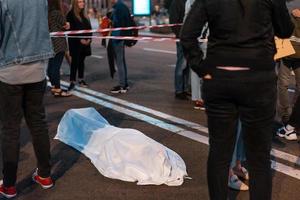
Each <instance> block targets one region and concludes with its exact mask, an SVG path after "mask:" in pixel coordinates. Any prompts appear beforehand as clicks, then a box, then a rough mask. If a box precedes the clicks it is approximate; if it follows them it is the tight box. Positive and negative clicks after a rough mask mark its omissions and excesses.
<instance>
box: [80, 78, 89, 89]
mask: <svg viewBox="0 0 300 200" xmlns="http://www.w3.org/2000/svg"><path fill="white" fill-rule="evenodd" d="M78 83H79V86H80V87H84V88H87V87H88V84H87V83H86V82H85V81H84V80H81V81H79V82H78Z"/></svg>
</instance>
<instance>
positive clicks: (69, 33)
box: [50, 24, 182, 36]
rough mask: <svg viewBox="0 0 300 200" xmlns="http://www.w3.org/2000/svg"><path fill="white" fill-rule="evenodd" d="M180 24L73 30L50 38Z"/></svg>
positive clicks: (52, 34) (57, 33)
mask: <svg viewBox="0 0 300 200" xmlns="http://www.w3.org/2000/svg"><path fill="white" fill-rule="evenodd" d="M181 25H182V24H162V25H153V26H132V27H120V28H106V29H93V30H77V31H76V30H74V31H64V32H52V33H50V35H51V36H62V35H78V34H84V33H103V32H110V31H124V30H142V29H152V28H164V27H174V26H181Z"/></svg>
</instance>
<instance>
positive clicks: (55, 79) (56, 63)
mask: <svg viewBox="0 0 300 200" xmlns="http://www.w3.org/2000/svg"><path fill="white" fill-rule="evenodd" d="M64 54H65V53H64V52H59V53H57V54H56V55H55V57H54V58H52V59H50V60H52V62H51V65H50V64H49V65H48V68H50V69H49V70H51V71H52V83H53V86H54V88H56V89H60V67H61V64H62V61H63V59H64ZM50 60H49V63H50Z"/></svg>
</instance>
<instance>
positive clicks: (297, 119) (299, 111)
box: [288, 96, 300, 128]
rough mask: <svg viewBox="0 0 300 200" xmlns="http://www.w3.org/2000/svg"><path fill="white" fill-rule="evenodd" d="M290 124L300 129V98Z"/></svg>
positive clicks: (299, 97) (295, 105)
mask: <svg viewBox="0 0 300 200" xmlns="http://www.w3.org/2000/svg"><path fill="white" fill-rule="evenodd" d="M288 124H289V125H291V126H293V127H294V128H300V96H298V98H297V100H296V102H295V104H294V108H293V112H292V114H291V116H290V120H289V122H288Z"/></svg>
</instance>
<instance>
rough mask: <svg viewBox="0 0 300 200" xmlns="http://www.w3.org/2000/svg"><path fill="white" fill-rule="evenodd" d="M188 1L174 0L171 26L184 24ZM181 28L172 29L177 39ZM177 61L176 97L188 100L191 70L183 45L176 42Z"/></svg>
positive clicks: (170, 9) (171, 10) (170, 10)
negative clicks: (185, 57)
mask: <svg viewBox="0 0 300 200" xmlns="http://www.w3.org/2000/svg"><path fill="white" fill-rule="evenodd" d="M185 2H186V0H173V1H172V2H171V5H170V8H169V10H168V12H169V15H170V23H171V24H180V23H182V22H183V18H184V15H185ZM180 29H181V26H174V27H172V31H173V32H174V33H175V35H176V38H179V34H180ZM176 49H177V61H176V67H175V79H174V80H175V81H174V82H175V97H176V98H178V99H183V100H185V99H187V92H188V91H189V84H188V81H189V71H190V70H189V68H188V65H187V64H186V61H185V59H184V55H183V50H182V45H181V43H180V42H176Z"/></svg>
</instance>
